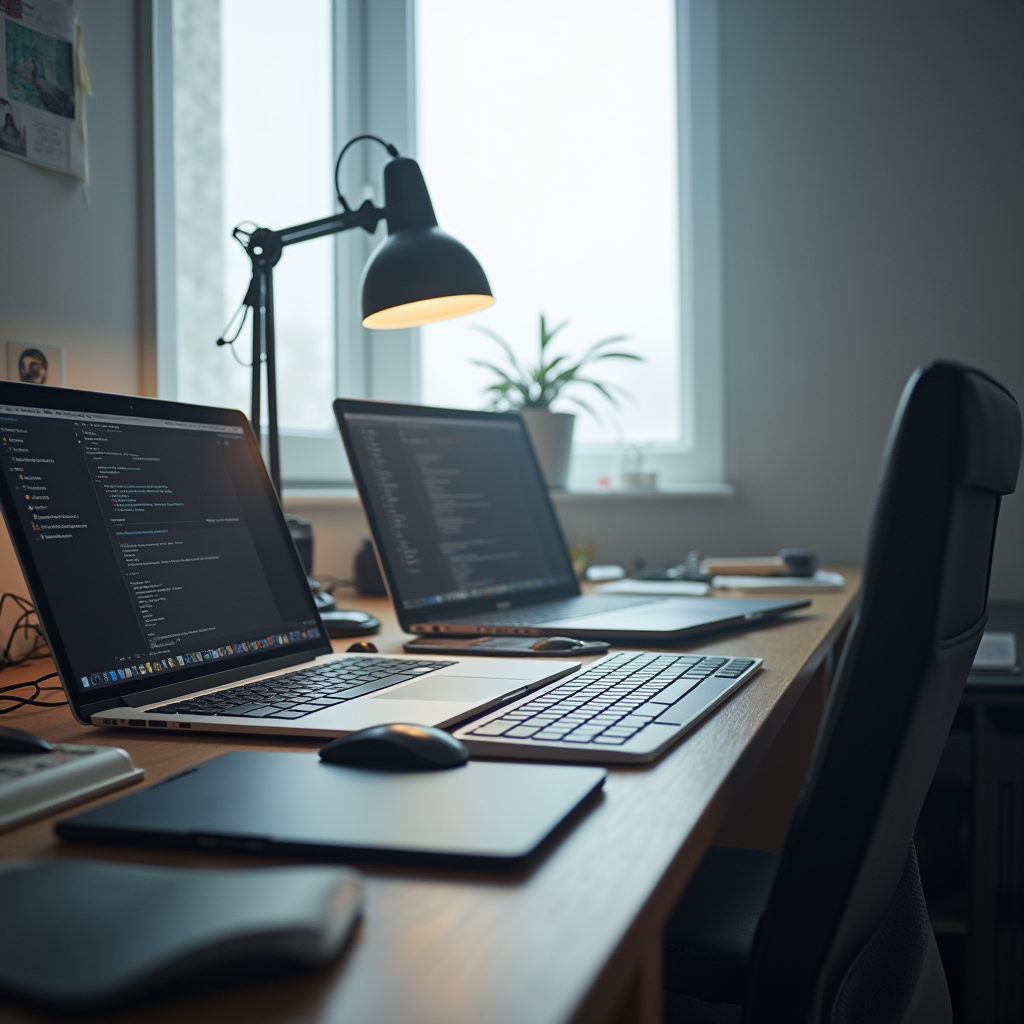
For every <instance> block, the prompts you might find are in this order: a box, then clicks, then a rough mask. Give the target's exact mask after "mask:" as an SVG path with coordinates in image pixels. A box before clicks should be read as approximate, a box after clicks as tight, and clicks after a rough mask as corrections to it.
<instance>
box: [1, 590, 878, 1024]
mask: <svg viewBox="0 0 1024 1024" xmlns="http://www.w3.org/2000/svg"><path fill="white" fill-rule="evenodd" d="M845 572H846V575H847V579H848V581H849V585H848V587H847V589H846V590H845V591H843V592H841V593H828V594H815V595H814V596H813V603H812V605H811V607H810V608H808V609H806V610H804V611H803V612H800V613H797V614H796V615H793V616H791V617H789V618H788V619H785V620H783V621H781V622H779V623H777V624H773V625H770V626H765V627H762V628H760V629H752V630H747V631H744V632H737V633H731V634H723V635H720V636H717V637H711V638H708V639H706V640H704V641H703V642H697V643H691V644H689V645H687V646H685V647H681V648H679V649H680V650H692V651H700V652H701V653H706V654H732V655H749V656H759V657H763V658H764V662H765V667H764V670H763V671H762V672H761V673H760V674H759V675H758V676H757V677H755V678H754V679H753V680H752V681H751V682H750V683H748V684H747V685H746V686H745V687H744V688H743V689H742V690H740V691H739V692H738V693H737V694H736V695H734V696H733V697H732V698H731V699H730V700H728V701H727V702H726V703H725V704H723V705H722V706H721V707H720V708H719V709H717V710H716V711H715V712H714V713H713V714H712V715H711V716H710V717H709V718H708V719H707V720H706V721H705V722H704V723H703V724H702V725H701V726H700V727H699V728H698V729H696V730H695V731H694V732H693V733H691V734H690V735H689V736H688V737H687V738H686V739H684V741H683V742H682V743H681V744H680V745H679V746H677V747H675V748H674V749H673V750H672V751H670V752H669V753H668V754H667V755H666V756H665V757H663V758H662V759H661V760H660V761H658V762H657V763H656V764H654V765H653V766H651V767H649V768H642V769H638V768H615V769H613V770H612V771H611V773H610V775H609V778H608V781H607V784H606V786H605V791H604V795H603V797H602V798H601V799H600V801H599V802H598V803H597V805H596V806H594V807H593V808H592V809H591V810H590V811H589V812H588V813H587V814H586V815H585V816H584V817H583V818H582V820H580V821H578V822H577V823H576V824H575V826H574V827H573V828H571V829H570V830H569V831H568V832H567V834H565V835H564V836H562V838H561V839H560V841H559V842H558V843H557V845H555V846H554V848H553V849H551V850H550V851H549V852H548V853H547V855H546V856H544V857H543V858H542V859H541V860H540V861H539V862H538V863H536V864H534V865H533V866H532V867H531V868H530V869H528V870H524V871H521V872H517V873H514V874H510V875H509V874H501V875H495V874H484V873H480V872H475V873H468V872H458V871H450V870H449V871H442V870H419V869H413V868H407V867H380V866H364V867H363V870H364V872H365V875H366V879H367V904H366V914H365V917H364V920H363V922H362V924H361V926H360V928H359V930H358V932H357V933H356V936H355V938H354V941H353V943H352V945H351V948H350V949H349V951H348V952H347V954H346V955H345V956H344V957H343V958H342V959H341V960H340V961H339V962H338V963H337V964H336V965H334V966H333V967H331V968H329V969H328V970H326V971H323V972H320V973H318V974H316V975H315V976H312V977H310V976H306V977H303V978H299V979H294V980H291V981H287V982H283V983H276V984H268V985H265V986H257V987H252V988H249V989H245V990H239V991H234V992H223V993H219V994H215V995H208V996H205V997H202V998H194V999H188V1000H185V1001H176V1002H174V1003H173V1004H169V1005H165V1006H152V1007H147V1008H145V1009H135V1010H131V1011H126V1012H123V1013H120V1014H117V1015H114V1016H113V1017H111V1018H109V1019H111V1020H116V1021H118V1022H121V1021H124V1022H128V1021H136V1020H138V1021H147V1022H164V1021H167V1022H171V1021H181V1020H184V1019H188V1020H190V1021H193V1022H196V1024H199V1022H202V1021H207V1020H209V1021H214V1020H216V1021H227V1020H230V1021H232V1022H235V1024H239V1022H250V1021H251V1022H257V1021H258V1022H261V1024H264V1022H266V1024H270V1022H284V1021H288V1022H289V1024H297V1022H306V1021H338V1022H345V1024H349V1022H360V1024H362V1022H380V1024H399V1022H402V1024H404V1022H415V1024H427V1022H430V1024H433V1022H438V1024H440V1022H444V1024H459V1022H465V1024H480V1022H483V1021H486V1022H488V1024H504V1022H508V1024H525V1022H530V1024H546V1022H550V1024H556V1022H568V1021H588V1022H589V1021H609V1022H611V1021H651V1022H653V1021H655V1020H657V1021H660V1019H661V1017H660V989H661V976H660V957H659V948H660V931H661V927H662V924H663V922H664V919H665V917H666V916H667V914H668V912H669V910H670V909H671V908H672V906H673V905H674V903H675V901H676V900H677V899H678V898H679V896H680V895H681V893H682V892H683V890H684V888H685V886H686V883H687V881H688V880H689V878H690V876H691V875H692V873H693V871H694V870H695V868H696V866H697V865H698V864H699V862H700V859H701V857H702V856H703V854H704V851H705V850H706V848H707V847H708V845H709V844H710V842H711V840H712V839H713V837H714V835H715V833H716V831H718V828H719V826H720V824H721V823H722V821H723V818H724V816H725V814H726V813H727V811H728V809H729V807H730V805H731V804H732V805H735V803H736V801H737V800H738V798H739V795H740V794H741V793H742V792H743V790H744V787H745V786H746V785H747V784H748V783H749V781H750V780H751V778H752V776H753V775H754V773H755V772H756V770H757V768H758V765H759V763H760V762H761V760H762V758H763V756H764V754H765V752H766V751H767V750H768V748H769V746H770V745H771V743H772V740H773V739H774V738H775V736H776V735H777V733H778V732H779V729H780V728H781V727H782V725H783V724H784V723H785V721H786V719H787V717H788V716H789V713H790V711H791V710H792V709H793V708H794V706H795V705H796V703H797V701H798V699H799V698H800V696H801V694H802V693H803V691H804V689H805V687H806V686H807V683H808V681H809V680H810V679H811V678H812V676H814V675H815V673H819V674H820V673H821V672H825V671H828V666H829V664H830V659H831V657H832V652H833V649H834V647H835V645H836V643H837V642H838V641H839V639H840V638H841V636H842V634H843V632H844V631H845V628H846V626H847V624H848V622H849V619H850V616H851V614H852V609H853V603H854V597H855V595H856V590H857V585H858V583H859V575H858V574H857V572H856V571H850V570H845ZM349 601H351V604H352V605H358V606H359V607H362V608H365V609H366V610H368V611H372V612H373V614H375V615H377V616H379V617H380V618H381V620H382V621H383V623H384V628H383V631H382V633H381V634H380V636H378V637H375V638H373V639H374V640H375V642H376V643H377V645H378V647H379V648H380V650H381V651H382V652H394V651H398V650H400V649H401V643H402V641H403V640H404V639H405V637H404V634H402V633H401V632H400V631H399V629H398V627H397V624H396V622H395V618H394V615H393V614H392V612H391V609H390V607H389V606H388V605H387V604H386V602H385V601H383V600H373V599H365V598H360V599H349V598H346V597H345V596H344V594H340V595H339V603H341V604H345V603H348V602H349ZM347 644H348V641H343V642H338V643H337V644H336V645H335V646H336V649H338V650H344V649H345V647H346V646H347ZM48 665H49V663H48V662H35V663H32V664H31V665H30V666H21V667H19V668H17V669H8V670H6V671H5V672H4V673H3V674H2V676H0V682H2V683H4V684H7V683H11V682H15V681H17V680H18V679H19V678H34V677H36V676H38V675H41V674H42V673H43V672H44V671H47V670H48ZM2 721H3V723H4V724H5V725H13V726H17V727H19V728H23V729H28V730H31V731H33V732H36V733H39V734H41V735H42V736H45V737H46V738H47V739H50V740H53V741H60V742H81V743H94V744H110V745H114V746H123V747H125V748H127V749H128V750H129V751H130V752H131V754H132V756H133V757H134V758H135V761H136V763H137V764H138V765H139V766H141V767H144V768H145V769H146V770H147V773H148V775H147V779H146V784H151V783H153V782H157V781H159V780H160V779H162V778H165V777H166V776H168V775H171V774H173V773H175V772H177V771H181V770H182V769H184V768H186V767H189V766H190V765H193V764H196V763H198V762H200V761H204V760H207V759H208V758H211V757H214V756H216V755H218V754H221V753H223V752H225V751H228V750H234V749H238V748H240V747H244V748H248V749H261V750H282V749H313V748H315V746H316V744H314V743H311V742H303V741H296V740H294V739H291V738H286V739H283V740H268V739H267V738H265V737H250V738H244V737H238V736H231V737H219V736H213V735H194V736H185V737H181V736H180V735H176V734H174V735H165V734H162V733H161V734H153V733H139V734H136V733H134V732H129V731H105V730H99V729H92V728H88V727H84V726H81V725H79V724H78V723H76V722H75V721H74V719H73V718H72V717H71V714H70V712H69V711H68V710H67V708H60V709H54V710H52V711H49V710H30V711H21V712H17V713H14V714H11V715H5V716H4V717H3V719H2ZM122 792H123V791H122ZM104 799H110V797H107V798H104ZM96 802H97V803H99V802H101V801H96ZM83 806H89V805H83ZM67 813H68V812H64V814H65V815H66V814H67ZM54 817H57V816H54ZM54 817H51V818H46V819H43V820H42V821H39V822H35V823H32V824H29V825H25V826H23V827H22V828H19V829H17V830H15V831H12V832H9V833H6V834H4V835H0V857H2V858H8V857H14V856H22V857H23V856H33V857H68V856H70V857H102V858H110V859H115V858H116V859H123V860H131V861H136V862H145V863H156V864H178V865H181V864H190V865H195V866H204V867H210V866H227V865H232V866H234V865H242V866H245V865H256V864H264V863H267V862H266V861H263V860H254V859H239V858H228V857H222V856H214V855H192V854H180V853H169V852H168V853H164V852H160V851H142V850H128V849H114V848H105V847H92V846H75V845H71V844H62V843H58V842H56V841H55V840H54V838H53V834H52V824H53V820H54ZM51 1019H52V1018H50V1017H49V1016H42V1015H36V1014H33V1013H32V1012H30V1011H29V1010H26V1009H24V1008H21V1007H14V1006H10V1005H6V1004H4V1003H2V1002H0V1022H9V1021H35V1020H51ZM105 1019H107V1018H105Z"/></svg>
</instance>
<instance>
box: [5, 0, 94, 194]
mask: <svg viewBox="0 0 1024 1024" xmlns="http://www.w3.org/2000/svg"><path fill="white" fill-rule="evenodd" d="M88 94H89V80H88V75H87V74H86V71H85V61H84V56H83V53H82V29H81V26H80V25H79V24H78V18H77V17H76V14H75V9H74V8H73V7H69V6H68V5H67V4H65V3H61V2H60V0H0V154H3V155H5V156H12V157H15V158H16V159H19V160H25V161H27V162H28V163H32V164H38V165H39V166H40V167H49V168H50V169H51V170H54V171H63V172H64V173H65V174H73V175H75V176H76V177H78V178H85V177H87V170H88V162H87V159H86V146H85V96H86V95H88Z"/></svg>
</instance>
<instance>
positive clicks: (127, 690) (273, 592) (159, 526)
mask: <svg viewBox="0 0 1024 1024" xmlns="http://www.w3.org/2000/svg"><path fill="white" fill-rule="evenodd" d="M0 506H2V508H3V514H4V518H5V520H6V522H7V526H8V529H9V531H10V534H11V537H12V539H13V541H14V545H15V548H16V550H17V553H18V557H19V559H20V561H21V566H22V569H23V570H24V573H25V577H26V579H27V581H28V584H29V587H30V589H31V591H32V595H33V599H34V600H35V603H36V607H37V609H38V612H39V618H40V621H41V623H42V625H43V628H44V630H45V633H46V638H47V640H48V642H49V645H50V650H51V651H52V654H53V658H54V661H55V662H56V665H57V670H58V674H59V676H60V680H61V683H62V684H63V687H64V691H65V693H66V694H67V698H68V702H69V704H70V705H71V710H72V712H73V713H74V715H75V717H76V718H77V719H78V721H80V722H82V723H91V724H93V725H98V726H117V727H128V728H140V727H141V728H148V729H164V730H166V729H189V730H192V731H196V732H198V731H217V732H246V733H262V732H273V733H288V734H292V735H313V736H335V735H342V734H344V733H346V732H349V731H352V730H355V729H361V728H364V727H366V726H371V725H378V724H381V723H384V722H396V721H404V722H416V723H419V724H423V725H450V724H453V723H456V722H459V721H461V720H462V719H465V718H467V717H469V716H471V715H475V714H478V713H480V712H481V711H484V710H487V709H488V708H491V707H494V706H497V705H499V704H501V703H502V702H505V701H509V700H512V699H514V698H515V697H517V696H519V695H522V694H525V693H527V692H528V691H530V690H531V689H533V688H535V687H538V686H540V685H542V684H543V683H546V682H549V681H552V680H555V679H558V678H559V677H561V676H563V675H567V674H569V673H571V672H573V671H575V670H576V669H577V668H578V667H579V665H578V664H577V663H574V662H565V661H564V660H559V661H554V660H551V661H548V660H544V659H537V660H533V659H530V660H526V659H524V660H512V659H510V660H507V661H506V660H498V659H494V660H480V659H466V660H460V659H458V658H426V659H425V658H422V657H409V656H405V655H397V656H387V657H385V656H376V655H364V654H353V655H335V654H333V653H332V649H331V645H330V643H329V642H328V640H327V637H326V633H325V631H324V628H323V625H322V623H321V621H320V618H319V615H318V614H317V611H316V608H315V606H314V603H313V598H312V595H311V593H310V589H309V586H308V585H307V583H306V578H305V575H304V573H303V571H302V567H301V565H300V563H299V559H298V555H297V554H296V552H295V548H294V545H293V544H292V541H291V538H290V536H289V534H288V528H287V525H286V523H285V520H284V517H283V515H282V513H281V507H280V504H279V503H278V501H277V498H276V496H275V494H274V491H273V489H272V487H271V484H270V480H269V478H268V476H267V473H266V471H265V469H264V466H263V460H262V458H261V457H260V454H259V450H258V448H257V445H256V440H255V437H254V436H253V433H252V431H251V429H250V428H249V424H248V421H247V420H246V419H245V417H244V416H243V415H242V414H241V413H239V412H235V411H232V410H226V409H212V408H205V407H202V406H190V405H182V404H179V403H174V402H162V401H155V400H150V399H143V398H129V397H124V396H118V395H104V394H95V393H91V392H86V391H72V390H66V389H61V388H52V387H41V386H37V385H32V384H18V383H8V382H2V381H0Z"/></svg>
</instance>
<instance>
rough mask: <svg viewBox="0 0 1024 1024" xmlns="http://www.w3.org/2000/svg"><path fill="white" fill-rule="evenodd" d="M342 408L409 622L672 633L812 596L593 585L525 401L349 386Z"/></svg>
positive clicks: (375, 531)
mask: <svg viewBox="0 0 1024 1024" xmlns="http://www.w3.org/2000/svg"><path fill="white" fill-rule="evenodd" d="M334 412H335V415H336V416H337V419H338V426H339V428H340V429H341V436H342V439H343V441H344V443H345V450H346V452H347V453H348V459H349V463H350V465H351V467H352V475H353V477H354V479H355V482H356V486H357V487H358V489H359V496H360V498H361V499H362V503H363V509H364V511H365V513H366V518H367V522H368V523H369V527H370V532H371V534H372V536H373V542H374V547H375V550H376V552H377V559H378V561H379V562H380V565H381V569H382V570H383V576H384V579H385V582H386V585H387V588H388V591H389V593H390V595H391V600H392V601H393V603H394V606H395V611H396V613H397V615H398V620H399V622H400V623H401V625H402V629H404V630H405V631H406V632H407V633H430V634H454V635H459V636H472V635H475V634H485V635H493V634H519V635H528V636H558V635H561V634H568V635H570V636H573V637H577V638H581V639H596V640H611V641H626V642H630V643H638V642H642V643H653V644H659V643H661V644H663V643H668V642H674V641H678V640H682V639H684V638H686V637H690V636H694V635H697V634H701V633H708V632H712V631H717V630H722V629H729V628H733V627H738V626H746V625H750V624H751V623H753V622H756V621H759V620H763V619H771V618H775V617H777V616H780V615H784V614H785V613H787V612H791V611H793V610H795V609H797V608H805V607H807V605H809V604H810V601H808V600H806V599H799V600H777V599H776V600H746V599H742V598H694V597H675V598H672V597H656V596H655V597H651V596H643V597H637V596H633V595H611V594H609V595H601V594H595V595H581V594H580V588H579V585H578V583H577V582H576V576H575V574H574V573H573V569H572V563H571V561H570V558H569V550H568V547H567V546H566V543H565V538H564V537H563V535H562V531H561V528H560V526H559V524H558V519H557V518H556V516H555V511H554V508H553V507H552V505H551V499H550V497H549V495H548V490H547V487H546V486H545V484H544V480H543V478H542V476H541V472H540V467H539V466H538V464H537V459H536V456H535V455H534V452H533V448H532V446H531V444H530V440H529V437H528V436H527V433H526V429H525V426H524V424H523V421H522V420H521V419H520V417H519V416H518V415H517V414H515V413H493V412H475V411H469V410H464V409H431V408H424V407H422V406H413V405H397V404H393V403H388V402H370V401H361V400H357V399H346V398H339V399H337V400H336V401H335V403H334Z"/></svg>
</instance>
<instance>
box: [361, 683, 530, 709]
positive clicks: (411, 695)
mask: <svg viewBox="0 0 1024 1024" xmlns="http://www.w3.org/2000/svg"><path fill="white" fill-rule="evenodd" d="M522 688H523V683H522V680H517V679H474V678H473V677H472V676H465V677H463V678H459V677H457V676H456V677H455V678H449V679H446V678H445V677H444V676H439V677H438V678H437V679H431V678H430V677H429V676H427V677H426V678H424V679H417V680H415V681H413V682H411V683H408V684H407V685H405V686H396V687H393V688H392V689H390V690H385V691H384V692H383V693H378V694H376V695H375V696H374V697H371V698H370V699H371V700H453V701H461V702H465V703H468V704H476V703H478V702H480V701H487V700H494V699H495V698H496V697H500V696H502V694H505V693H512V692H513V691H515V690H521V689H522Z"/></svg>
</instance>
